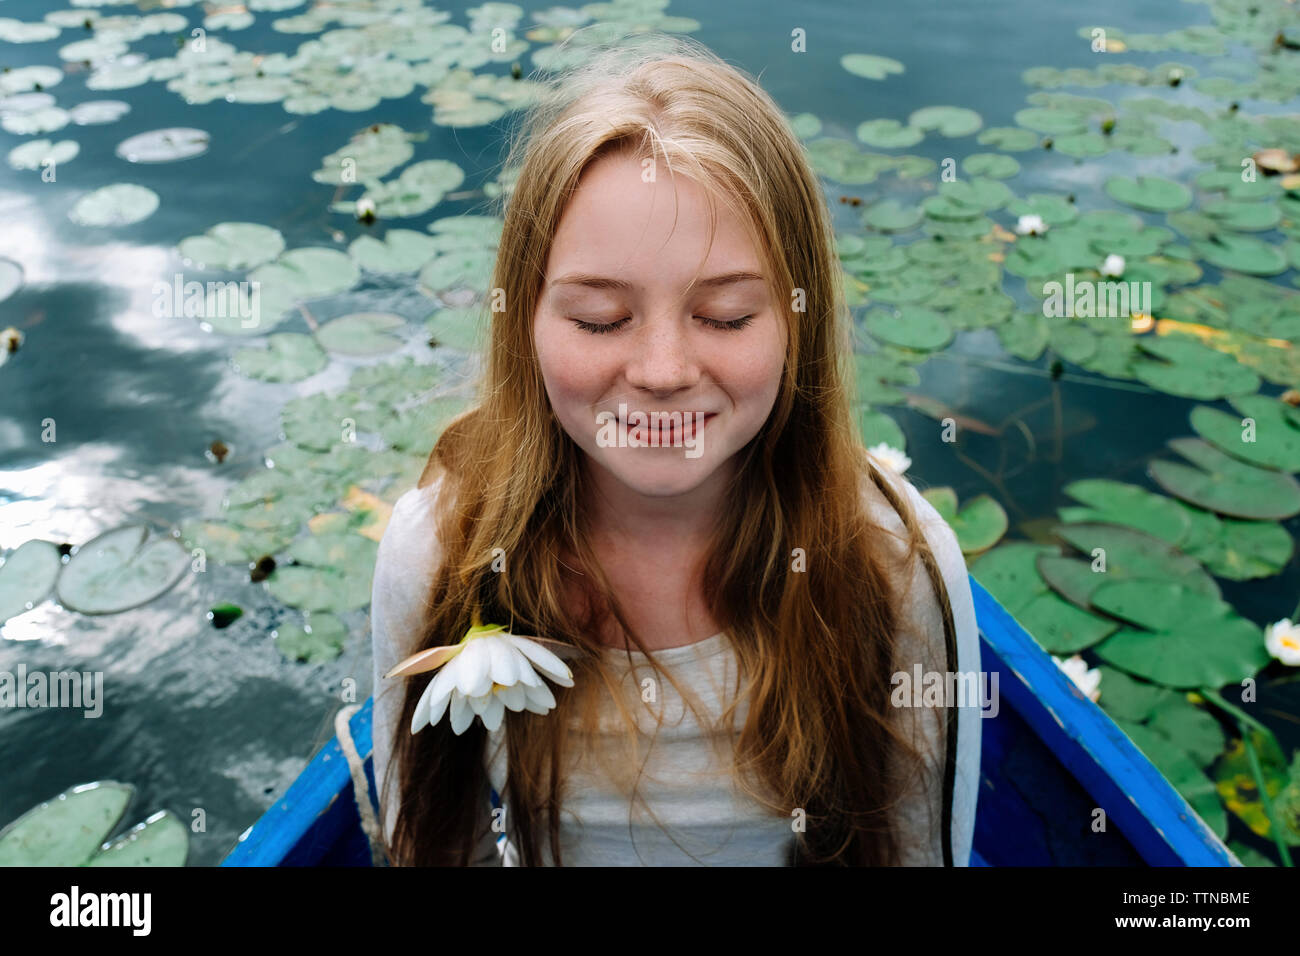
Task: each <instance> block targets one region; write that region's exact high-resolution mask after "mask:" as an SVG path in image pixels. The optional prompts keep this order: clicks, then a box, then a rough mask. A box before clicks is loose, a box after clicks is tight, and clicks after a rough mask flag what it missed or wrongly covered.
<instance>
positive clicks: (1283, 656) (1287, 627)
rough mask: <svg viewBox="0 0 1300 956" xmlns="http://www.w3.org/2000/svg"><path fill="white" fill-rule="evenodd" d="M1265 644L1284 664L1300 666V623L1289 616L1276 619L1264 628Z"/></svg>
mask: <svg viewBox="0 0 1300 956" xmlns="http://www.w3.org/2000/svg"><path fill="white" fill-rule="evenodd" d="M1264 646H1265V647H1267V648H1268V652H1269V653H1270V654H1272V655H1273V656H1274V657H1276V658H1277V659H1278V660H1280V661H1281V662H1282V663H1283V664H1289V665H1291V666H1292V667H1300V624H1292V623H1291V621H1290V619H1288V618H1283V619H1282V620H1280V621H1274V622H1273V623H1272V624H1270V625H1269V626H1268V627H1266V628H1264Z"/></svg>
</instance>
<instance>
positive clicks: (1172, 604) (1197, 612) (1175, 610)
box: [1092, 578, 1233, 631]
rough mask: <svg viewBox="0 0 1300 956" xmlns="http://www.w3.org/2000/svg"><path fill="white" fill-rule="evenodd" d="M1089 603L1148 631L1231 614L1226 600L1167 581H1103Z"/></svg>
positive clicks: (1169, 628)
mask: <svg viewBox="0 0 1300 956" xmlns="http://www.w3.org/2000/svg"><path fill="white" fill-rule="evenodd" d="M1092 606H1093V607H1095V608H1096V609H1097V610H1099V611H1104V612H1105V613H1107V614H1110V615H1111V616H1113V617H1118V618H1120V619H1121V620H1125V621H1128V622H1129V623H1130V624H1134V625H1137V626H1138V627H1143V628H1146V629H1147V630H1149V631H1175V630H1178V629H1179V627H1181V626H1182V625H1183V623H1184V622H1186V621H1189V620H1207V619H1214V620H1217V619H1220V618H1226V617H1229V616H1231V615H1233V610H1232V606H1231V605H1230V604H1228V603H1227V602H1225V601H1223V600H1221V599H1219V598H1216V597H1212V596H1211V595H1208V594H1201V593H1200V592H1198V591H1193V590H1192V589H1190V588H1188V587H1185V586H1183V585H1182V584H1174V583H1169V582H1156V581H1152V580H1150V579H1139V578H1127V579H1118V580H1116V579H1112V580H1109V581H1105V582H1103V583H1102V584H1101V586H1099V587H1098V588H1096V589H1095V590H1094V591H1093V592H1092Z"/></svg>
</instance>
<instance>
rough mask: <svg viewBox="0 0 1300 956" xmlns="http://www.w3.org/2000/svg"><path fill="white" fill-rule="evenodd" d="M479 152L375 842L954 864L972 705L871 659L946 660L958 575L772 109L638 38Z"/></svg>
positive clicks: (682, 44) (972, 755)
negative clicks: (484, 337)
mask: <svg viewBox="0 0 1300 956" xmlns="http://www.w3.org/2000/svg"><path fill="white" fill-rule="evenodd" d="M507 165H508V166H509V167H513V166H516V165H517V166H519V169H520V171H519V175H518V179H517V181H516V185H515V187H514V190H513V194H512V195H510V196H508V197H507V199H505V200H504V201H505V202H506V204H507V205H506V207H505V210H504V229H503V234H502V238H501V244H500V248H499V251H498V256H497V260H496V266H495V271H494V273H493V278H492V286H493V291H492V295H491V296H490V298H491V303H490V304H489V306H490V308H491V309H492V311H491V312H490V313H487V312H486V309H487V308H488V307H489V306H485V315H489V318H490V323H489V328H490V332H489V335H490V341H489V342H488V344H487V348H486V358H485V372H484V380H483V382H482V385H481V389H482V391H481V395H480V397H479V400H478V402H477V404H476V406H475V407H474V408H473V409H472V410H471V411H469V412H467V413H465V414H464V415H462V416H461V417H459V418H458V419H457V420H455V421H454V422H453V423H452V424H451V425H450V426H448V427H447V428H446V429H445V430H444V432H443V434H442V435H441V436H440V438H439V439H438V442H437V444H436V447H435V448H434V449H433V452H432V454H431V455H430V458H429V462H428V465H427V466H426V468H425V471H424V474H423V475H422V477H421V479H420V481H419V484H418V487H416V488H414V489H412V490H410V491H408V492H406V493H405V494H404V495H402V497H401V498H400V499H399V500H398V501H397V503H396V506H395V508H394V510H393V515H392V519H391V521H390V523H389V525H388V529H387V531H386V533H385V535H384V538H383V541H382V543H381V545H380V549H379V558H378V563H377V565H376V569H375V578H374V600H373V603H372V605H371V624H372V629H373V636H374V656H375V724H374V741H375V748H374V752H375V772H376V780H377V781H378V782H379V786H380V787H381V791H382V797H381V808H382V814H381V819H382V827H383V830H384V833H385V839H386V841H387V848H388V851H389V854H390V858H391V859H392V860H393V862H395V863H397V864H406V865H409V864H416V865H422V864H452V865H455V864H459V865H464V864H480V865H500V864H502V863H504V864H506V865H592V864H595V865H623V864H628V865H635V864H642V863H644V864H649V865H660V864H677V865H680V864H709V865H755V864H759V865H784V864H798V865H810V864H851V865H863V864H884V865H890V864H894V865H896V864H934V865H940V864H944V863H951V864H956V865H965V864H966V863H967V862H968V859H969V853H970V845H971V838H972V832H973V828H974V812H975V798H976V790H977V785H978V772H979V719H978V713H977V711H976V708H975V707H974V706H966V707H960V708H948V707H945V706H935V705H934V701H933V700H930V701H929V703H930V704H931V706H922V707H918V706H914V703H915V701H914V700H913V698H912V695H911V694H910V693H909V694H902V695H900V694H896V693H895V689H896V686H897V684H898V679H897V678H896V677H895V675H899V674H906V675H907V678H908V679H909V680H910V679H911V678H912V677H913V675H914V674H915V673H916V671H915V668H916V667H917V666H918V665H919V667H920V668H921V670H922V672H924V673H926V674H933V673H938V674H940V675H944V674H949V673H951V672H953V671H954V670H957V671H960V672H962V673H968V674H971V673H974V672H977V671H978V670H979V646H978V638H977V632H976V627H975V619H974V611H973V607H972V601H971V595H970V589H969V586H968V583H967V578H966V569H965V565H964V563H963V560H962V556H961V552H960V550H959V549H958V547H957V544H956V540H955V538H954V536H953V534H952V532H951V531H950V530H949V529H948V527H947V526H946V525H945V524H944V523H943V521H942V520H941V519H940V518H939V517H938V515H937V514H936V513H935V512H934V510H933V509H932V508H931V507H930V506H929V504H928V503H926V502H925V500H924V499H923V498H921V497H920V495H919V494H918V493H917V492H916V490H915V489H914V488H913V487H912V486H911V485H910V484H909V483H907V482H906V481H905V480H904V479H902V478H901V477H900V476H898V475H896V474H894V473H892V472H891V471H890V470H889V468H888V467H886V466H885V465H883V464H880V463H876V462H873V460H872V459H871V458H870V457H869V456H868V454H867V452H866V451H865V449H864V447H863V444H862V441H861V437H860V434H859V432H858V430H857V426H856V423H855V419H854V415H853V413H852V411H851V408H850V396H851V394H852V385H851V382H850V381H848V373H849V370H850V368H851V354H850V353H851V344H850V318H849V315H848V310H847V308H846V307H845V304H844V299H843V291H842V288H841V285H840V283H841V276H842V273H841V270H840V267H839V263H838V259H837V257H836V253H835V244H834V234H833V230H832V227H831V222H830V216H829V212H828V209H827V205H826V201H825V198H824V196H823V194H822V191H821V189H820V186H819V183H818V180H817V177H816V175H815V174H814V173H813V172H812V170H811V168H810V165H809V162H808V159H807V156H806V154H805V152H804V150H803V148H802V146H801V145H800V143H799V141H798V139H797V138H796V137H795V136H794V135H793V134H792V132H791V130H790V127H789V125H788V123H787V121H786V119H785V116H784V114H783V113H782V112H781V110H780V109H779V108H778V107H777V106H776V104H775V103H774V102H773V101H772V100H771V99H770V97H769V96H768V95H767V94H766V93H764V92H763V91H762V90H761V89H760V88H759V86H758V85H757V83H756V82H755V81H754V80H753V79H752V78H750V77H748V76H747V75H745V74H743V73H741V72H740V71H738V70H736V69H735V68H733V67H731V66H729V65H727V64H725V63H724V62H722V61H721V60H720V59H718V58H717V57H716V56H714V55H713V54H711V53H709V52H708V51H707V50H706V49H704V48H702V47H700V46H699V45H698V44H695V43H693V42H688V41H685V40H682V39H680V38H665V37H662V36H655V37H650V38H641V39H640V40H639V41H637V42H632V43H628V44H625V45H623V46H622V47H620V48H619V49H618V50H615V51H606V52H604V53H602V54H601V55H599V56H597V57H596V58H594V59H593V60H592V61H590V62H589V63H588V65H587V66H585V67H583V68H580V69H578V70H576V71H573V72H572V73H571V74H570V75H568V76H566V77H565V80H564V82H563V83H561V84H559V85H558V86H557V87H556V91H555V93H554V95H553V96H551V97H549V98H548V99H546V100H545V101H543V102H541V103H539V104H537V105H536V106H535V107H534V108H533V110H532V111H531V113H530V114H529V117H528V122H527V123H526V124H525V125H524V127H523V128H522V130H521V135H520V136H519V138H518V139H517V140H516V141H515V143H514V144H513V147H512V150H511V157H510V161H508V163H507ZM672 413H680V416H681V417H680V418H677V417H670V416H671V415H672ZM656 439H657V440H656ZM492 624H495V625H500V626H501V628H504V630H505V631H506V632H508V633H509V634H511V635H522V636H525V637H528V638H532V639H535V642H531V641H526V642H523V643H520V642H515V644H514V645H510V646H507V641H508V640H513V638H510V639H508V638H505V637H502V636H501V634H502V632H501V631H496V632H491V629H490V628H486V627H483V628H479V629H478V630H474V631H471V630H469V629H470V628H471V627H472V626H475V625H492ZM467 632H468V640H467V641H466V642H465V643H458V642H460V641H461V639H462V637H465V636H466V635H467ZM485 636H486V637H491V638H492V640H485V641H484V642H483V643H480V644H478V645H477V646H476V644H475V642H476V641H477V640H479V639H480V638H482V637H485ZM453 645H455V647H454V648H453V647H452V646H453ZM516 646H517V647H518V648H523V649H524V650H525V653H523V654H521V655H515V652H514V650H512V649H511V648H512V647H516ZM440 647H441V648H446V650H442V651H428V649H430V648H440ZM539 647H545V648H550V649H552V650H554V649H556V648H566V649H567V650H564V651H562V652H561V656H562V657H563V661H562V662H561V661H560V660H556V659H555V658H553V657H550V656H549V655H547V654H546V652H545V650H541V651H539V650H538V648H539ZM421 651H428V652H427V653H425V654H424V655H422V657H421V658H420V659H419V660H421V661H424V662H425V663H424V664H423V665H422V667H423V669H420V668H412V667H409V666H408V667H405V668H398V670H399V672H400V674H401V675H402V676H394V677H386V676H385V675H387V674H388V673H389V672H390V670H393V669H394V668H395V665H397V664H398V662H399V661H402V660H403V659H404V658H408V657H409V656H410V655H415V654H417V653H418V652H421ZM457 654H459V655H461V658H460V659H458V658H457V657H456V655H457ZM489 658H491V662H490V666H491V668H492V669H491V670H489ZM525 658H527V662H525V664H524V665H522V667H523V669H524V670H528V674H527V675H523V676H521V674H519V673H516V671H518V670H520V665H519V664H518V661H522V660H524V659H525ZM528 663H533V664H536V665H537V668H538V670H539V671H540V675H539V674H537V673H534V672H533V671H532V670H530V669H528V667H527V664H528ZM434 664H437V665H440V666H441V667H442V668H443V670H439V671H436V672H432V671H431V668H432V667H433V665H434ZM461 664H463V665H464V667H462V668H461V670H460V671H459V672H457V673H456V674H453V673H452V672H451V668H453V667H456V666H460V665H461ZM444 671H445V672H446V674H445V677H443V678H440V677H439V674H443V673H444ZM470 671H473V672H474V673H473V675H472V676H467V674H468V672H470ZM489 673H490V674H491V677H489V676H488V675H489ZM503 673H505V674H509V675H510V676H509V677H501V676H499V675H500V674H503ZM524 676H526V677H527V680H525V679H524ZM516 678H518V679H519V683H518V684H511V682H512V681H515V680H516ZM470 685H477V686H475V687H474V688H473V689H472V690H471V686H470ZM507 685H510V686H507ZM538 685H541V687H540V689H539V687H538ZM525 691H526V693H525ZM900 701H901V702H903V703H904V706H898V704H899V703H900ZM413 728H414V731H413ZM494 792H495V793H496V794H498V795H500V798H501V807H500V809H496V810H494V809H493V804H492V802H491V799H490V798H491V795H492V794H493V793H494ZM503 835H504V839H499V838H501V837H502V836H503ZM498 842H500V844H501V846H500V847H499V846H498Z"/></svg>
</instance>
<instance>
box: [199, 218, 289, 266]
mask: <svg viewBox="0 0 1300 956" xmlns="http://www.w3.org/2000/svg"><path fill="white" fill-rule="evenodd" d="M179 248H180V253H181V255H182V256H184V257H185V258H186V259H189V260H190V261H191V262H193V263H195V264H196V265H197V266H198V267H199V268H201V269H204V268H206V269H231V270H234V269H252V268H253V267H255V266H260V265H262V264H263V263H264V262H270V261H271V260H272V259H274V258H275V257H276V256H278V255H279V254H280V253H282V252H283V251H284V236H282V235H280V230H278V229H272V228H271V227H270V226H263V225H259V224H258V223H255V222H223V223H218V224H217V225H215V226H213V227H212V228H211V229H209V230H208V231H207V232H206V233H204V234H203V235H201V236H190V237H189V238H188V239H182V240H181V241H180V246H179Z"/></svg>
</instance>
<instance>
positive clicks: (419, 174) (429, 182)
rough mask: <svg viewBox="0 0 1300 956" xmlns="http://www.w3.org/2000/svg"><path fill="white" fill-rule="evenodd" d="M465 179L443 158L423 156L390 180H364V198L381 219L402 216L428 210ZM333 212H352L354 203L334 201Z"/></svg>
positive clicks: (463, 174)
mask: <svg viewBox="0 0 1300 956" xmlns="http://www.w3.org/2000/svg"><path fill="white" fill-rule="evenodd" d="M464 181H465V172H464V170H462V169H461V168H460V167H459V166H457V165H456V164H455V163H453V162H449V161H448V160H445V159H426V160H424V161H423V162H419V163H414V164H412V165H410V166H408V167H407V168H406V169H404V170H403V171H402V173H401V175H400V176H398V177H397V178H396V179H394V180H391V181H389V182H379V181H372V182H369V183H367V185H366V192H365V195H364V196H363V197H362V198H363V199H368V200H370V201H371V202H373V203H374V204H375V215H377V216H379V217H380V218H381V219H394V218H405V217H407V216H418V215H420V214H421V213H425V212H428V211H429V210H430V209H432V208H433V207H434V206H436V205H438V203H440V202H442V199H443V197H444V196H445V195H446V194H447V193H449V192H450V191H451V190H453V189H455V188H456V187H457V186H459V185H460V184H461V183H463V182H464ZM330 209H331V210H332V211H334V212H345V213H355V212H356V210H357V204H356V203H355V202H336V203H334V204H333V205H331V206H330Z"/></svg>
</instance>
